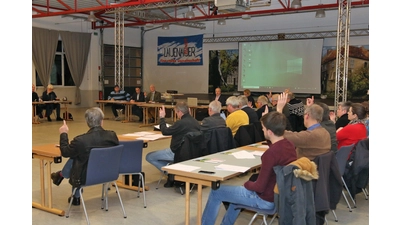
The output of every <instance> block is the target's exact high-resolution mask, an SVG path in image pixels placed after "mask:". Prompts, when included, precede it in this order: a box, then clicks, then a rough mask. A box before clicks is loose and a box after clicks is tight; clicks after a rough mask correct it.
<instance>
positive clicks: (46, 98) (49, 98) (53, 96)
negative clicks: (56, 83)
mask: <svg viewBox="0 0 400 225" xmlns="http://www.w3.org/2000/svg"><path fill="white" fill-rule="evenodd" d="M56 99H57V95H56V93H54V91H52V92H50V93H49V94H47V91H44V92H43V94H42V100H43V101H53V100H56Z"/></svg>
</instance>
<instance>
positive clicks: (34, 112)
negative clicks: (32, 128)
mask: <svg viewBox="0 0 400 225" xmlns="http://www.w3.org/2000/svg"><path fill="white" fill-rule="evenodd" d="M32 123H33V124H39V123H40V122H39V119H38V118H36V105H34V104H32Z"/></svg>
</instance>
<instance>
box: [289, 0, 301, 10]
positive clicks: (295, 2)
mask: <svg viewBox="0 0 400 225" xmlns="http://www.w3.org/2000/svg"><path fill="white" fill-rule="evenodd" d="M290 8H292V9H299V8H301V0H293V1H292V4H291V5H290Z"/></svg>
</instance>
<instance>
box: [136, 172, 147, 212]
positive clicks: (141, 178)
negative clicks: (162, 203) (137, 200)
mask: <svg viewBox="0 0 400 225" xmlns="http://www.w3.org/2000/svg"><path fill="white" fill-rule="evenodd" d="M139 176H140V180H141V183H142V190H143V205H144V208H147V205H146V190H144V185H145V184H144V177H143V174H142V173H139ZM138 190H140V181H139V187H138Z"/></svg>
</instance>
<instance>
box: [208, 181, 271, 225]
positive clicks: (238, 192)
mask: <svg viewBox="0 0 400 225" xmlns="http://www.w3.org/2000/svg"><path fill="white" fill-rule="evenodd" d="M223 201H224V202H230V203H235V204H242V205H248V206H252V207H257V208H260V209H273V208H274V207H275V204H274V203H273V202H268V201H265V200H263V199H261V198H260V197H258V195H257V193H256V192H254V191H249V190H247V189H246V188H245V187H244V186H229V185H221V186H220V187H219V189H217V190H211V192H210V195H209V196H208V201H207V204H206V208H205V209H204V212H203V217H202V218H201V224H215V221H216V220H217V216H218V212H219V207H220V206H221V203H222V202H223ZM239 213H240V209H235V208H234V206H233V205H232V204H230V205H229V207H228V210H227V211H226V213H225V216H224V218H223V219H222V223H221V224H222V225H227V224H234V223H235V221H236V218H237V217H238V216H239Z"/></svg>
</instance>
